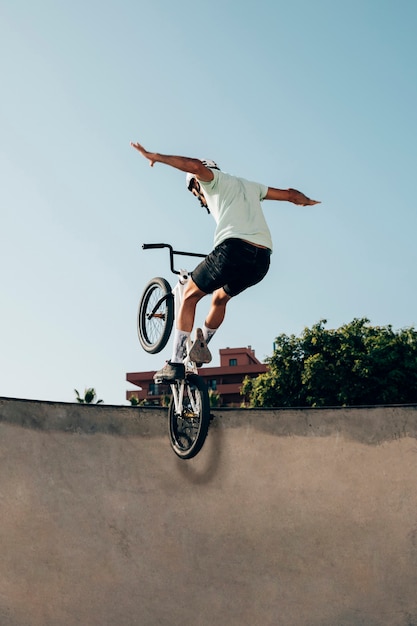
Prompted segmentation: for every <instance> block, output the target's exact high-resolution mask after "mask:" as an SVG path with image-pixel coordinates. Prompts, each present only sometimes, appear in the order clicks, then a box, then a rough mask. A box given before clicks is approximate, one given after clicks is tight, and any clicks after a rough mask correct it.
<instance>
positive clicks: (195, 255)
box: [142, 243, 207, 274]
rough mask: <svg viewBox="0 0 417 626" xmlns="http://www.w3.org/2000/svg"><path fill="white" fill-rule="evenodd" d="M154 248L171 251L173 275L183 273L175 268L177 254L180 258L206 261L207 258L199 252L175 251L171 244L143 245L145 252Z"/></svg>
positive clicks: (170, 260) (170, 258)
mask: <svg viewBox="0 0 417 626" xmlns="http://www.w3.org/2000/svg"><path fill="white" fill-rule="evenodd" d="M153 248H168V250H169V262H170V267H171V272H172V273H173V274H180V273H181V272H179V271H178V270H176V269H175V268H174V256H175V255H176V254H178V255H179V256H192V257H199V258H201V259H204V258H205V257H206V256H207V255H206V254H199V253H198V252H183V251H182V250H174V249H173V247H172V246H171V244H169V243H143V244H142V249H143V250H151V249H153Z"/></svg>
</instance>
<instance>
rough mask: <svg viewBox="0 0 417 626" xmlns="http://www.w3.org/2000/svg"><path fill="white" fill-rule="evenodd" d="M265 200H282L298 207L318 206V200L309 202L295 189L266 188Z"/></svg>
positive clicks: (309, 199)
mask: <svg viewBox="0 0 417 626" xmlns="http://www.w3.org/2000/svg"><path fill="white" fill-rule="evenodd" d="M265 200H284V201H286V202H292V203H293V204H298V205H299V206H312V205H313V204H320V201H319V200H311V198H307V196H305V195H304V194H303V193H301V191H297V189H275V188H274V187H268V192H267V194H266V196H265Z"/></svg>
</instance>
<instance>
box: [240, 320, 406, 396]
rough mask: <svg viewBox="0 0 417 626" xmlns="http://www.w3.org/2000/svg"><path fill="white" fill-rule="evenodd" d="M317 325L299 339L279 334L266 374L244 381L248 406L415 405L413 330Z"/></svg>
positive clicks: (364, 323)
mask: <svg viewBox="0 0 417 626" xmlns="http://www.w3.org/2000/svg"><path fill="white" fill-rule="evenodd" d="M325 324H326V320H321V321H320V322H318V323H317V324H315V325H314V326H312V328H311V329H310V328H305V329H304V331H303V333H302V334H301V336H300V337H295V336H294V335H291V336H287V335H280V336H279V337H277V339H276V341H275V346H274V353H273V355H272V356H271V357H269V358H268V359H267V360H266V363H267V364H268V371H267V372H266V373H265V374H261V375H260V376H258V377H257V378H255V379H245V381H244V384H243V387H242V393H243V394H246V395H247V397H248V398H249V403H250V405H251V406H284V407H285V406H288V407H296V406H299V407H303V406H344V405H359V404H407V403H413V402H417V331H416V330H415V329H414V328H407V329H402V330H399V331H397V332H395V331H394V330H393V329H392V326H390V325H389V326H371V325H370V323H369V320H368V319H366V318H362V319H354V320H353V321H352V322H350V323H348V324H345V325H344V326H341V327H340V328H338V329H336V330H328V329H326V328H325Z"/></svg>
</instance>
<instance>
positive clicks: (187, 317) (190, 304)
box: [154, 278, 207, 382]
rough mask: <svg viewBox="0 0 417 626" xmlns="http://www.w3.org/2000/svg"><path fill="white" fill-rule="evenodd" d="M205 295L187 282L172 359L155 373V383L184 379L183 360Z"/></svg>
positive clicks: (190, 281) (191, 283)
mask: <svg viewBox="0 0 417 626" xmlns="http://www.w3.org/2000/svg"><path fill="white" fill-rule="evenodd" d="M205 295H207V294H206V293H205V292H204V291H201V289H199V288H198V287H197V285H196V284H195V282H194V281H193V280H192V278H190V279H189V280H188V281H187V284H186V286H185V289H184V293H183V299H182V302H181V306H180V309H179V311H178V319H177V323H176V328H175V331H174V342H173V347H172V358H171V361H169V362H168V363H167V364H166V365H165V366H164V367H163V368H162V369H161V370H159V371H158V372H156V373H155V375H154V380H155V381H157V382H158V381H164V382H173V381H174V380H178V379H183V378H184V376H185V368H184V364H183V359H184V356H185V350H186V345H187V340H188V338H189V336H190V333H191V330H192V328H193V325H194V317H195V309H196V306H197V302H198V301H199V300H201V298H203V297H204V296H205ZM206 350H207V347H206Z"/></svg>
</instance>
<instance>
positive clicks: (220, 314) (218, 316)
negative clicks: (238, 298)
mask: <svg viewBox="0 0 417 626" xmlns="http://www.w3.org/2000/svg"><path fill="white" fill-rule="evenodd" d="M229 300H231V296H228V295H227V293H226V292H225V290H224V289H223V287H221V288H220V289H217V290H216V291H215V292H214V293H213V297H212V300H211V308H210V311H209V312H208V315H207V317H206V326H208V328H212V329H213V330H217V329H218V327H219V326H220V324H221V323H222V322H223V320H224V316H225V315H226V305H227V303H228V302H229Z"/></svg>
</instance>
